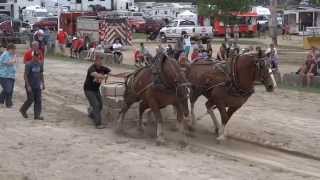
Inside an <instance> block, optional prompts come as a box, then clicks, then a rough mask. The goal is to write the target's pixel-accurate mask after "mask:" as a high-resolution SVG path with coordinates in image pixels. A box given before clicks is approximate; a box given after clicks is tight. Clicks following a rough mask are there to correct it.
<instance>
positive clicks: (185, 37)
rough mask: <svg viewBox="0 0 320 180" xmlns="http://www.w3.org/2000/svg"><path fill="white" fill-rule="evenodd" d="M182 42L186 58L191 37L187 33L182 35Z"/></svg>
mask: <svg viewBox="0 0 320 180" xmlns="http://www.w3.org/2000/svg"><path fill="white" fill-rule="evenodd" d="M183 44H184V47H183V48H184V54H185V56H186V58H187V59H188V57H189V53H190V49H191V37H190V36H189V35H188V34H184V35H183Z"/></svg>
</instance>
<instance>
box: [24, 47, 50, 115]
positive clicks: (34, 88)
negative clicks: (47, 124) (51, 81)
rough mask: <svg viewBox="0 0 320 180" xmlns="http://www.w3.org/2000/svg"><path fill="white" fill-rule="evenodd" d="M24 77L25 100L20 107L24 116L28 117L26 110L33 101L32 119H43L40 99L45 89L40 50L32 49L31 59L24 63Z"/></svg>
mask: <svg viewBox="0 0 320 180" xmlns="http://www.w3.org/2000/svg"><path fill="white" fill-rule="evenodd" d="M24 79H25V83H26V84H25V85H26V91H27V100H26V102H25V103H24V104H23V105H22V107H21V108H20V112H21V114H22V116H23V117H24V118H28V115H27V111H28V109H29V108H30V106H31V104H32V103H34V119H35V120H43V117H41V116H40V115H41V109H42V107H41V106H42V105H41V104H42V100H41V91H42V90H44V89H45V86H44V78H43V64H42V63H41V52H40V51H39V50H38V51H34V52H33V57H32V61H30V62H29V63H28V64H26V65H25V72H24Z"/></svg>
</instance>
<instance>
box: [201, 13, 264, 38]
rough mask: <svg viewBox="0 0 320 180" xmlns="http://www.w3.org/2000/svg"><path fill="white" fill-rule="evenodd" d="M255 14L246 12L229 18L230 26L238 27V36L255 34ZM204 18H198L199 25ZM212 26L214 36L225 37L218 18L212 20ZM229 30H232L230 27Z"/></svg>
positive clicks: (221, 23) (256, 15)
mask: <svg viewBox="0 0 320 180" xmlns="http://www.w3.org/2000/svg"><path fill="white" fill-rule="evenodd" d="M257 17H258V14H257V13H253V12H248V13H233V15H232V16H231V17H230V19H229V20H230V22H231V24H238V25H239V32H240V35H249V36H252V35H254V34H255V33H256V32H257ZM204 21H205V18H204V17H200V18H199V23H200V24H201V23H204ZM211 22H212V26H213V27H214V30H215V35H216V36H223V35H225V25H224V23H223V22H222V21H220V20H219V19H218V18H213V20H212V21H211ZM231 29H233V28H232V27H231Z"/></svg>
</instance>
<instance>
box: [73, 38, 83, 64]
mask: <svg viewBox="0 0 320 180" xmlns="http://www.w3.org/2000/svg"><path fill="white" fill-rule="evenodd" d="M75 46H76V49H75V55H76V58H77V59H80V55H81V52H82V50H83V49H84V37H83V36H81V37H80V38H79V39H78V40H77V41H76V45H75Z"/></svg>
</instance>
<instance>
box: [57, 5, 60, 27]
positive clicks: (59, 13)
mask: <svg viewBox="0 0 320 180" xmlns="http://www.w3.org/2000/svg"><path fill="white" fill-rule="evenodd" d="M57 3H58V27H57V28H58V29H57V31H58V32H59V31H60V17H61V6H60V1H59V0H57Z"/></svg>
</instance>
